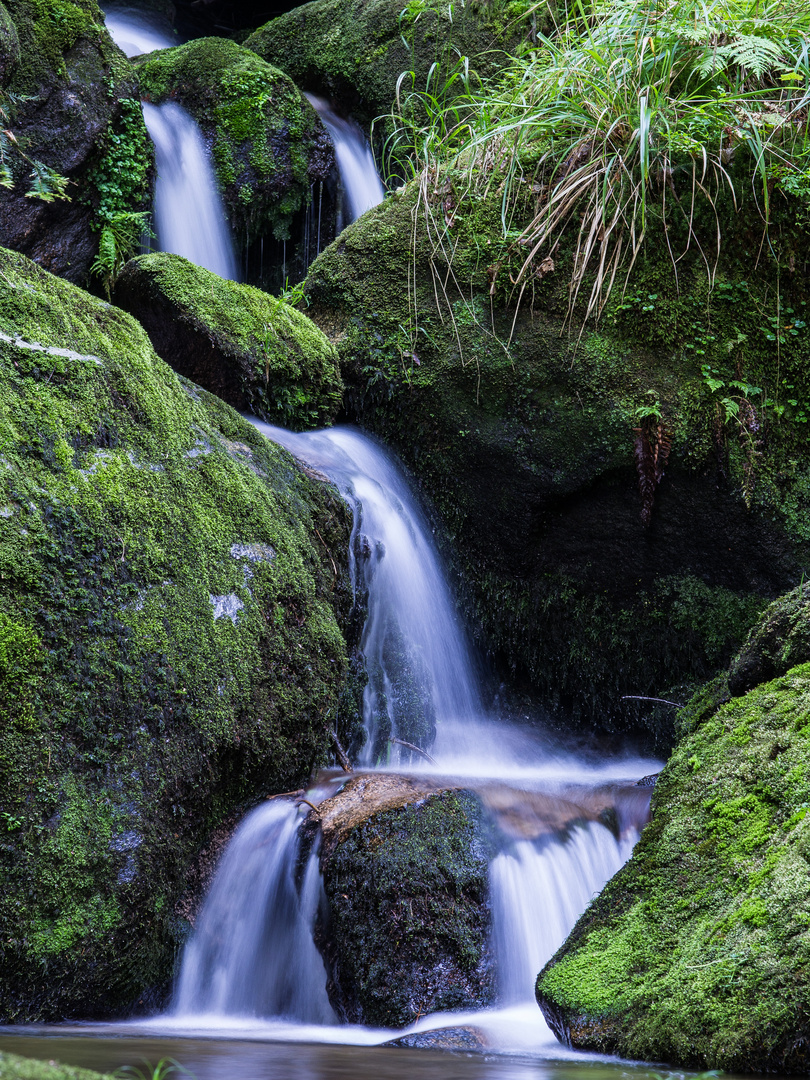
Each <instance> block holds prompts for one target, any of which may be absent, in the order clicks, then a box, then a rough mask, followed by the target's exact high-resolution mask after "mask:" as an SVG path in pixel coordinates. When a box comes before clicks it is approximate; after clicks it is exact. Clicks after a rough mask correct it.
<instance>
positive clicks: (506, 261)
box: [306, 170, 810, 746]
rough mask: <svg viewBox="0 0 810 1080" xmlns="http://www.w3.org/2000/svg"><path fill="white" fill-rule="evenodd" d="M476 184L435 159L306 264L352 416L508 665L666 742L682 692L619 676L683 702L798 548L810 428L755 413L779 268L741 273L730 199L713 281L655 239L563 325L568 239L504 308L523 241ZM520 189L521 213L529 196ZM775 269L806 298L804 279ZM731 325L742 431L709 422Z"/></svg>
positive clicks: (795, 371) (597, 713)
mask: <svg viewBox="0 0 810 1080" xmlns="http://www.w3.org/2000/svg"><path fill="white" fill-rule="evenodd" d="M491 188H492V191H491V192H490V193H489V194H487V193H486V192H483V191H482V192H480V193H476V192H475V191H474V192H472V193H471V192H470V190H469V183H468V177H467V175H466V174H465V173H454V172H453V171H452V170H446V171H445V172H444V173H442V174H441V175H440V176H439V178H438V179H436V180H435V182H434V181H432V180H431V182H430V183H429V184H426V185H425V184H423V183H422V181H415V182H413V183H412V184H410V185H408V186H407V187H406V188H405V189H404V190H403V191H402V192H400V193H398V194H395V195H394V196H393V197H391V198H389V199H387V200H386V201H385V202H384V203H383V204H381V205H380V206H378V207H376V208H375V209H373V210H371V211H369V212H368V213H367V214H365V215H364V216H363V217H362V218H361V219H360V220H359V221H357V222H355V223H353V224H352V225H351V226H349V228H347V229H346V230H345V231H344V232H343V233H342V234H341V236H340V237H339V239H338V240H337V241H336V242H335V243H334V244H332V245H331V246H330V247H329V248H327V249H326V251H324V252H323V253H322V254H321V256H320V257H319V258H318V259H317V260H316V261H315V262H314V263H313V265H312V267H311V268H310V271H309V274H308V277H307V281H306V292H307V295H308V298H309V300H310V307H309V308H308V309H307V311H308V314H309V315H310V317H311V318H312V319H313V320H314V321H315V322H316V323H317V324H318V325H319V326H321V327H322V328H323V329H324V331H325V332H326V333H327V334H328V335H329V336H330V337H331V338H332V340H333V341H334V342H335V344H336V346H337V349H338V352H339V354H340V358H341V367H342V371H343V377H344V380H345V382H346V387H347V389H346V409H347V412H348V414H349V416H350V417H352V418H353V419H354V420H355V421H356V422H358V423H360V424H361V425H362V426H363V427H364V428H366V429H367V430H370V431H372V432H374V433H375V434H377V435H378V436H380V437H381V438H383V439H384V440H385V441H386V442H387V443H388V444H389V445H392V446H393V447H394V448H395V449H396V450H397V452H398V453H399V454H400V455H401V457H402V458H403V460H404V461H405V463H406V465H407V467H408V468H409V469H410V470H411V472H412V474H413V475H414V476H415V477H416V479H417V482H418V483H419V485H420V487H421V490H422V493H423V495H424V496H426V501H427V503H428V505H429V507H430V508H431V510H432V512H433V521H434V523H435V524H436V527H437V537H438V539H439V542H440V544H441V545H442V546H443V554H444V555H445V556H446V557H447V558H448V559H450V560H451V562H452V564H453V569H454V571H455V575H454V576H455V580H456V581H457V582H458V584H459V590H460V594H461V595H460V599H461V601H462V604H463V606H464V608H465V610H466V614H467V616H468V618H469V621H470V623H471V625H472V627H473V629H474V632H475V633H476V635H477V639H478V642H479V644H480V645H481V646H482V647H483V648H484V649H485V650H486V651H487V652H488V653H489V654H490V656H491V657H492V659H493V660H494V662H495V664H496V666H497V668H498V669H499V670H500V671H501V672H502V673H503V676H504V678H505V679H507V680H508V681H509V682H512V683H515V682H517V683H518V685H519V686H521V687H522V688H523V689H524V690H525V691H526V693H527V695H529V696H532V695H534V699H535V701H536V700H537V698H539V699H540V701H541V702H542V703H544V704H545V705H547V706H550V707H551V709H552V710H553V711H554V713H555V714H556V715H557V716H559V717H565V718H566V719H565V720H564V721H562V722H564V723H566V724H570V722H571V721H572V720H573V721H574V722H576V723H578V724H580V725H586V726H591V727H595V728H598V729H599V730H602V731H605V730H607V731H610V732H622V731H628V730H634V731H637V732H641V733H643V735H644V737H645V738H647V739H648V740H651V741H654V740H657V741H658V743H659V745H661V746H668V745H669V744H670V741H671V738H672V730H673V727H672V721H673V716H674V711H673V710H672V709H671V708H669V707H667V706H662V707H660V708H659V709H657V711H656V708H655V707H654V706H650V705H642V706H640V707H639V706H637V705H633V704H631V703H627V702H622V701H621V697H622V695H624V694H648V695H654V696H659V697H664V698H669V699H674V700H675V701H683V700H684V697H683V696H680V695H683V694H684V693H685V694H686V695H687V696H688V694H689V692H690V690H689V687H690V686H691V687H692V688H694V686H695V685H696V684H697V683H699V682H701V681H702V680H703V679H705V678H707V677H708V676H710V675H711V674H713V672H715V671H716V670H718V669H719V668H720V667H722V666H724V665H725V664H727V663H728V662H729V660H730V659H731V656H732V655H733V654H734V652H735V651H736V649H737V648H739V646H740V644H741V642H742V641H743V640H744V639H745V635H746V633H747V632H748V630H749V628H750V627H751V625H752V624H753V623H754V622H755V621H756V619H757V618H758V616H759V614H760V612H761V611H762V609H763V608H764V607H765V605H766V604H767V602H768V601H769V600H772V599H773V598H774V597H775V596H778V595H779V594H781V593H783V592H784V591H785V590H786V589H788V588H790V587H791V586H793V585H794V584H795V583H796V582H797V581H798V579H799V577H800V574H801V566H802V564H803V562H804V560H805V553H806V551H807V541H808V536H809V535H810V534H808V530H807V525H806V522H807V516H806V515H807V506H806V491H807V490H808V487H807V481H808V461H810V459H809V458H808V456H807V454H806V442H807V435H806V431H805V427H806V425H804V426H803V424H802V423H801V422H799V421H800V419H801V417H798V420H789V419H788V414H787V412H785V413H784V414H783V415H781V416H780V417H778V418H777V417H776V416H775V415H774V414H773V413H772V412H769V411H768V410H766V408H765V406H764V404H763V402H764V395H763V393H762V390H761V388H762V387H763V386H766V385H772V381H773V379H775V378H776V376H777V374H778V371H779V369H778V361H779V357H778V356H777V350H776V348H775V346H774V344H773V342H772V341H770V340H769V339H768V338H767V336H766V335H765V334H764V333H763V331H762V329H761V328H760V322H761V318H760V312H761V311H762V310H770V308H769V307H768V305H769V303H770V300H769V298H772V296H773V295H774V293H773V292H772V289H773V288H774V285H775V276H776V271H775V269H774V267H773V266H772V265H770V264H769V265H767V266H766V265H763V266H762V267H761V268H760V271H759V272H758V278H757V280H756V281H754V280H750V281H749V280H746V279H742V277H741V274H740V271H739V268H738V267H737V265H736V263H735V261H734V260H735V252H737V251H742V250H745V244H746V243H747V241H745V240H744V239H742V238H739V237H738V238H736V239H735V234H734V233H733V223H734V221H736V220H737V219H736V218H734V217H733V216H731V215H729V216H730V218H731V222H730V223H729V224H728V228H729V234H728V238H727V242H728V244H729V246H730V248H729V249H730V251H731V254H730V255H729V258H728V262H721V264H720V268H719V269H718V275H719V277H718V284H717V287H716V289H715V290H714V291H713V292H712V293H709V289H708V283H707V280H706V275H705V269H704V268H703V267H702V266H701V265H700V263H699V261H695V262H690V261H689V259H688V258H685V259H684V260H682V262H681V263H680V265H679V275H680V276H679V284H678V287H677V288H676V286H675V283H674V277H673V273H672V266H671V263H669V262H668V256H667V254H666V245H665V244H664V243H663V241H662V244H661V247H660V249H659V248H658V247H656V244H655V243H654V242H653V241H651V242H650V245H649V247H648V248H647V249H645V252H644V253H643V254H642V255H641V256H639V259H638V260H637V262H636V265H635V267H634V270H633V274H632V275H631V278H630V281H629V282H628V285H627V289H626V291H625V292H624V294H622V293H621V290H619V289H618V288H617V289H616V291H615V293H614V295H613V296H612V297H611V299H610V301H609V303H608V304H607V306H606V308H605V311H604V313H603V315H602V317H601V320H600V322H599V323H598V325H593V324H592V323H591V322H588V323H587V324H586V325H584V327H583V325H582V323H580V322H579V321H577V320H578V319H579V312H576V313H575V314H574V321H573V324H571V323H569V322H567V321H566V320H567V318H568V303H569V290H568V284H569V280H570V270H571V265H572V260H573V247H574V244H575V239H576V238H575V236H571V237H569V236H566V237H565V238H564V240H563V242H562V243H561V246H560V250H559V251H558V252H557V253H556V254H555V258H554V259H552V260H550V263H547V264H545V269H544V270H543V271H542V273H540V272H539V271H538V272H537V273H535V275H534V277H533V278H532V280H531V283H530V285H527V288H526V290H525V294H524V296H523V299H522V302H521V303H520V305H519V306H518V304H517V300H518V295H519V289H513V288H512V286H511V284H510V280H511V279H514V278H515V277H516V275H517V273H518V271H519V269H520V267H521V265H522V263H523V261H524V259H525V249H524V248H523V247H521V246H520V245H515V244H513V245H512V246H511V247H510V245H509V243H508V242H507V241H502V240H501V236H502V234H501V228H502V226H501V216H500V213H501V195H500V194H499V192H500V189H499V188H498V186H497V184H496V183H495V182H494V180H493V182H492V184H491ZM524 190H525V197H524V196H521V198H522V199H523V201H521V202H518V204H517V207H516V209H515V225H516V226H517V224H518V223H520V222H521V221H522V220H525V219H524V218H523V217H521V215H524V214H525V215H526V216H527V217H528V216H529V215H531V213H532V212H533V206H534V201H533V200H534V199H535V197H536V196H535V195H534V194H532V192H531V191H530V189H529V185H528V184H527V185H524V187H522V188H521V191H524ZM723 220H724V227H725V225H726V224H727V222H726V219H725V218H724V219H723ZM442 222H444V223H445V224H444V225H443V226H442V224H441V223H442ZM448 222H449V224H447V223H448ZM711 227H712V228H714V227H715V226H714V224H712V226H711ZM672 228H673V230H675V231H676V226H675V225H674V224H673V226H672ZM707 228H708V226H707ZM437 229H438V230H439V233H440V235H441V237H442V240H441V242H439V240H438V239H437V238H436V237H437V235H439V234H437V233H436V230H437ZM671 235H674V231H673V232H672V233H671ZM792 235H801V233H796V232H794V233H793V234H792ZM681 240H683V237H680V238H679V242H680V241H681ZM735 243H736V244H737V245H738V246H737V247H736V248H735V247H734V244H735ZM769 275H771V276H769ZM782 281H783V288H789V289H790V290H791V294H790V295H791V299H790V301H788V300H787V299H785V300H784V303H785V305H786V306H790V307H791V309H792V310H794V311H797V312H801V311H802V310H803V308H802V304H803V303H805V302H806V301H805V300H804V299H803V296H804V293H803V289H804V285H803V283H802V281H801V280H800V276H799V275H795V276H794V277H792V278H790V280H789V281H788V280H787V279H785V278H783V279H782ZM755 298H756V300H755ZM797 319H798V316H797ZM799 322H801V323H802V325H801V326H800V327H799V328H798V329H796V336H795V337H793V336H789V337H788V339H787V341H786V342H783V343H782V346H781V349H782V350H787V351H789V354H790V355H789V359H788V357H787V352H786V351H782V352H781V359H782V362H783V363H787V370H789V371H790V373H791V374H790V376H789V378H790V379H793V378H795V379H796V380H797V382H799V381H800V380H802V379H804V378H805V377H807V376H810V372H806V370H805V369H806V367H807V356H808V353H807V342H808V330H807V327H806V326H805V325H804V321H802V320H799ZM580 330H582V333H581V335H580ZM741 334H742V335H745V343H744V345H737V346H733V348H734V349H736V350H737V351H736V352H735V353H734V355H735V357H737V359H736V360H735V361H734V363H735V364H741V365H744V370H745V372H746V378H747V379H748V380H749V382H750V383H752V384H755V385H754V387H753V389H752V391H751V395H752V399H753V403H752V402H749V404H750V406H751V408H752V410H754V411H753V412H752V413H751V414H750V415H752V416H755V417H756V425H759V426H758V427H757V429H756V431H753V430H752V431H749V430H748V429H747V428H745V429H741V426H740V424H739V423H738V422H737V421H736V420H734V419H729V420H728V421H727V422H726V421H724V420H723V417H724V416H725V413H724V411H723V410H724V408H725V407H724V406H723V405H722V404H721V398H722V396H723V395H724V394H728V393H729V392H730V391H729V389H728V388H726V389H723V387H724V386H726V384H725V383H724V381H723V380H724V379H729V380H730V379H732V378H734V370H733V365H732V367H731V368H729V361H728V352H727V349H728V348H729V347H730V345H729V343H730V342H731V343H732V344H733V342H734V341H736V339H737V337H739V335H741ZM698 349H699V350H700V353H701V355H698V354H697V352H696V350H698ZM707 364H710V365H712V368H713V370H715V369H716V371H717V372H719V373H720V374H717V375H712V374H711V372H709V373H708V374H707V373H706V371H705V370H704V368H705V366H706V365H707ZM745 365H747V366H745ZM785 370H786V369H785V368H784V367H783V368H782V369H781V372H782V375H781V376H780V377H785V378H788V376H786V375H785V374H784V373H785ZM738 381H739V380H738ZM757 388H759V392H758V393H755V391H757ZM731 392H734V393H737V391H731ZM738 396H739V395H738ZM746 400H747V399H746ZM745 407H746V408H747V407H748V406H747V405H746V406H745ZM656 416H659V418H660V419H659V420H656V421H655V422H656V423H659V422H660V424H661V425H662V431H663V432H664V434H665V436H666V438H667V440H669V442H668V445H669V447H670V450H669V456H668V461H667V465H666V469H665V470H664V474H663V476H662V478H661V482H660V483H659V484H658V485H657V487H656V488H655V495H654V503H653V504H652V506H651V507H650V508H649V509H650V519H649V522H650V523H649V524H648V525H647V526H645V524H644V522H643V520H642V510H643V509H644V504H643V502H642V499H641V497H640V494H639V474H638V468H637V461H636V458H635V446H636V440H637V438H638V432H639V430H640V428H641V425H643V424H648V425H649V424H650V423H651V422H652V420H651V419H650V418H653V419H655V417H656ZM752 424H754V421H752ZM756 425H754V426H756ZM684 683H686V684H687V686H686V688H684V686H683V684H684ZM676 695H679V696H676Z"/></svg>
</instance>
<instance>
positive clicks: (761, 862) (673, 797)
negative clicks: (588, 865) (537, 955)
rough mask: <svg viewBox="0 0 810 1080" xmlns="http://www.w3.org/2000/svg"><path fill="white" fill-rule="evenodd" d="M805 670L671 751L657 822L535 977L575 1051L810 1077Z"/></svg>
mask: <svg viewBox="0 0 810 1080" xmlns="http://www.w3.org/2000/svg"><path fill="white" fill-rule="evenodd" d="M808 716H810V665H804V666H800V667H796V668H793V669H792V670H791V671H790V672H788V673H787V674H786V675H785V676H783V677H782V678H780V679H777V680H775V681H772V682H770V683H766V684H764V685H762V686H760V687H758V688H757V689H755V690H752V691H751V692H750V693H749V694H747V695H746V696H745V697H744V698H741V699H738V700H736V701H731V702H727V703H726V704H724V705H721V706H720V708H719V709H717V711H716V712H715V713H714V714H713V715H712V716H711V717H710V718H708V719H706V720H705V721H704V722H703V723H702V724H701V725H700V726H699V727H698V728H697V729H696V730H695V731H693V733H692V734H691V735H689V736H687V737H686V738H685V739H684V740H683V741H682V742H681V743H680V745H679V746H678V747H677V749H676V751H675V753H674V754H673V756H672V758H671V759H670V761H669V762H668V764H667V766H666V769H665V770H664V772H663V773H662V774H661V777H660V778H659V781H658V784H657V786H656V790H655V795H654V803H653V819H652V822H651V824H650V825H648V826H647V828H646V829H645V831H644V833H643V835H642V839H641V841H640V843H639V845H638V846H637V848H636V852H635V853H634V855H633V858H632V859H631V861H630V863H629V864H628V865H627V866H626V867H625V868H624V869H623V870H622V871H620V872H619V874H618V875H617V876H616V877H615V878H614V879H613V880H612V881H611V882H609V883H608V885H607V886H606V888H605V890H604V891H603V892H602V893H601V894H600V896H599V898H598V899H597V900H596V901H595V902H594V904H592V906H591V907H590V908H589V909H588V911H587V912H586V914H585V915H584V916H583V917H582V919H581V920H580V922H579V923H578V924H577V926H576V928H575V930H574V932H573V934H572V935H571V937H570V938H569V940H568V941H567V942H566V944H565V945H564V946H563V948H562V949H561V950H560V952H559V953H558V954H557V956H556V957H554V958H553V960H552V961H551V962H550V963H549V965H547V967H546V968H545V969H544V971H543V972H542V973H541V975H540V977H539V979H538V984H537V987H538V996H539V998H540V1000H541V1003H542V1004H543V1007H544V1008H545V1009H546V1010H548V1011H549V1013H550V1014H551V1015H553V1016H555V1017H556V1018H557V1022H558V1023H559V1024H560V1026H561V1027H562V1028H563V1029H564V1030H566V1031H567V1032H568V1034H569V1036H570V1037H571V1039H572V1040H573V1042H574V1045H576V1046H580V1047H587V1048H590V1049H599V1050H602V1051H609V1052H616V1053H620V1054H622V1055H624V1056H628V1057H640V1058H644V1059H646V1060H666V1061H670V1062H672V1063H675V1064H680V1065H684V1066H688V1067H693V1068H707V1067H708V1068H721V1069H728V1070H732V1071H740V1072H742V1071H746V1072H747V1071H757V1070H763V1071H764V1070H766V1069H770V1070H774V1069H776V1070H778V1071H779V1072H802V1071H804V1070H805V1069H806V1063H805V1058H804V1056H803V1053H804V1052H803V1049H802V1047H803V1040H804V1039H805V1038H806V1031H807V1025H808V1018H807V1012H806V1002H805V994H804V986H805V980H804V971H805V970H806V965H807V963H808V959H809V958H810V902H809V901H808V891H807V856H808V851H810V847H808V843H809V842H810V832H808V827H807V821H806V819H805V814H804V810H805V809H806V807H807V805H808V802H809V801H810V772H808V768H807V762H808V760H810V724H808V719H807V718H808Z"/></svg>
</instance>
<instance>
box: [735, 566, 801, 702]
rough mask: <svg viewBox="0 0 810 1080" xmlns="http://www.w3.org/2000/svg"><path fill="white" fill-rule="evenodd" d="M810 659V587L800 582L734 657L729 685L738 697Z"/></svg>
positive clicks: (764, 618) (751, 634)
mask: <svg viewBox="0 0 810 1080" xmlns="http://www.w3.org/2000/svg"><path fill="white" fill-rule="evenodd" d="M808 661H810V589H807V590H806V589H805V587H804V586H803V585H800V586H799V587H798V588H797V589H794V590H793V591H792V592H789V593H788V594H787V595H786V596H781V597H780V598H779V599H778V600H777V601H775V602H774V603H773V604H771V606H770V607H769V608H768V609H767V610H766V611H765V613H764V615H763V617H762V620H761V621H760V622H759V623H758V624H757V625H756V626H755V627H754V629H753V630H752V631H751V633H750V634H749V635H748V639H747V641H746V642H745V644H744V645H743V647H742V649H741V650H740V652H739V653H738V654H737V656H736V657H735V658H734V661H733V662H732V664H731V668H730V669H729V673H728V688H729V690H730V691H731V693H732V695H733V696H734V697H739V695H740V694H744V693H746V691H748V690H750V689H752V687H754V686H758V685H759V683H762V682H767V681H768V680H769V679H774V678H776V676H777V675H784V673H785V672H786V671H789V670H790V668H792V667H795V666H796V665H797V664H805V663H807V662H808Z"/></svg>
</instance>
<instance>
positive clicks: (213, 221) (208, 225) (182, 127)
mask: <svg viewBox="0 0 810 1080" xmlns="http://www.w3.org/2000/svg"><path fill="white" fill-rule="evenodd" d="M143 118H144V120H145V121H146V129H147V131H148V132H149V135H150V138H151V139H152V142H153V143H154V144H155V161H156V164H157V182H156V184H155V230H156V232H157V238H158V246H159V248H160V250H161V251H171V252H173V253H174V254H175V255H182V256H183V257H184V258H186V259H189V260H190V261H191V262H193V263H196V264H197V265H198V266H204V267H205V268H206V270H213V272H214V273H215V274H219V276H220V277H223V278H231V280H233V281H235V280H236V278H237V270H236V258H235V256H234V253H233V243H232V241H231V235H230V232H229V231H228V225H227V223H226V221H225V209H224V207H223V205H222V199H221V197H220V194H219V190H218V188H217V182H216V178H215V177H214V170H213V167H212V166H211V161H210V159H209V156H208V152H207V150H206V148H205V144H204V143H203V140H202V135H201V134H200V129H199V128H198V127H197V125H196V123H195V122H194V120H192V118H191V117H190V116H189V115H188V113H187V112H186V111H185V109H182V108H181V107H180V106H179V105H176V104H175V103H174V102H172V101H167V102H166V103H165V104H164V105H149V104H148V103H147V102H144V103H143Z"/></svg>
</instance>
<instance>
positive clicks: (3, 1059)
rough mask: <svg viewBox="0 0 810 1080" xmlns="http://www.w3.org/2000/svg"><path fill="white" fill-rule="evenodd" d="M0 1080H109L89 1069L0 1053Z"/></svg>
mask: <svg viewBox="0 0 810 1080" xmlns="http://www.w3.org/2000/svg"><path fill="white" fill-rule="evenodd" d="M31 1049H32V1050H33V1049H34V1047H33V1046H32V1047H31ZM43 1053H44V1050H43ZM0 1080H110V1077H109V1075H107V1076H106V1077H104V1076H102V1075H101V1073H97V1072H90V1070H89V1069H74V1068H73V1067H72V1066H70V1065H60V1064H58V1063H57V1062H55V1061H41V1060H39V1059H38V1058H30V1057H20V1056H19V1055H18V1054H4V1053H2V1052H0Z"/></svg>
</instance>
